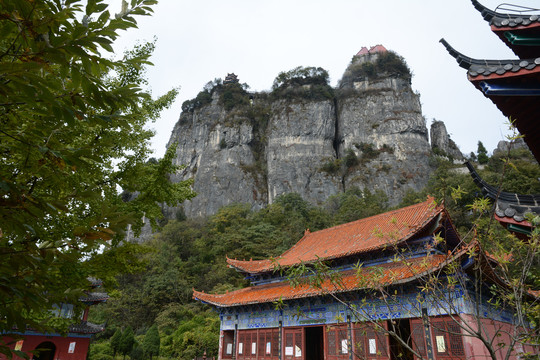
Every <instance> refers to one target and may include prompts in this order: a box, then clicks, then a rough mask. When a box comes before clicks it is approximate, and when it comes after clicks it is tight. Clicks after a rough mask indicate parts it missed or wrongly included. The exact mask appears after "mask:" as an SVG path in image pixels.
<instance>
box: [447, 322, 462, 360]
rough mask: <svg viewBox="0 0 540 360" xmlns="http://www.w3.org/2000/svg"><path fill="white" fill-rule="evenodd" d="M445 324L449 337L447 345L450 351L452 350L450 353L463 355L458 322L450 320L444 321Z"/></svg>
mask: <svg viewBox="0 0 540 360" xmlns="http://www.w3.org/2000/svg"><path fill="white" fill-rule="evenodd" d="M446 326H447V327H448V331H449V334H448V338H449V341H448V342H449V345H450V351H451V352H452V355H455V356H464V355H465V350H464V349H463V336H462V335H461V328H460V327H459V325H458V324H456V323H455V322H453V320H450V321H448V322H447V323H446Z"/></svg>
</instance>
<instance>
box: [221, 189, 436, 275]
mask: <svg viewBox="0 0 540 360" xmlns="http://www.w3.org/2000/svg"><path fill="white" fill-rule="evenodd" d="M442 211H443V208H442V207H439V206H436V204H435V202H434V199H433V198H428V199H427V200H426V201H424V202H423V203H420V204H415V205H411V206H408V207H405V208H402V209H398V210H394V211H389V212H386V213H384V214H379V215H375V216H371V217H368V218H365V219H360V220H357V221H353V222H350V223H346V224H342V225H338V226H334V227H331V228H328V229H324V230H319V231H315V232H309V231H306V233H305V234H304V237H302V239H300V240H299V241H298V242H297V243H296V244H295V245H294V246H293V247H292V248H290V249H289V250H287V251H285V252H284V253H283V254H282V255H281V256H279V257H277V258H276V259H275V265H278V264H279V266H281V267H289V266H293V265H296V264H299V263H301V262H304V263H311V262H314V261H317V260H331V259H337V258H342V257H345V256H351V255H356V254H360V253H366V252H368V251H372V250H377V249H382V248H385V247H387V246H391V245H395V244H397V243H401V242H404V241H406V240H408V239H410V238H411V237H412V236H414V235H415V234H417V233H419V232H420V231H422V230H423V229H424V228H425V227H426V226H427V225H429V224H430V223H432V221H434V220H436V219H437V218H438V217H439V215H440V214H441V213H442ZM227 263H228V264H229V265H230V266H232V267H234V268H237V269H239V270H241V271H244V272H247V273H251V274H255V273H263V272H268V271H273V270H274V263H273V262H272V261H271V260H256V261H242V260H233V259H227Z"/></svg>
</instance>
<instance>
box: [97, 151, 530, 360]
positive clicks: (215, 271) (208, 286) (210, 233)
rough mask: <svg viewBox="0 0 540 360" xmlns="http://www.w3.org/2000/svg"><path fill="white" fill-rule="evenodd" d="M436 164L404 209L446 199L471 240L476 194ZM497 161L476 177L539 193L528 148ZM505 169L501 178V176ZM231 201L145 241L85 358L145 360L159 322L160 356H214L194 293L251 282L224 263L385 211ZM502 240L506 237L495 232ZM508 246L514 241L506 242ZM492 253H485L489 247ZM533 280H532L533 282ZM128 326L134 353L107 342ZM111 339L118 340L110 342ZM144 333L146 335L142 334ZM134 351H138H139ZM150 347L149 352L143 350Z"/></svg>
mask: <svg viewBox="0 0 540 360" xmlns="http://www.w3.org/2000/svg"><path fill="white" fill-rule="evenodd" d="M431 161H432V162H433V165H434V166H436V167H437V170H436V172H435V173H434V175H433V176H432V177H431V179H430V182H429V185H428V187H427V188H426V189H425V190H423V191H422V192H420V193H413V192H410V193H408V194H407V196H406V197H405V199H404V201H403V203H402V204H401V205H400V206H405V205H409V204H412V203H416V202H420V201H423V200H425V198H426V196H427V194H431V195H433V196H435V197H436V199H437V200H438V201H444V202H445V204H446V206H447V208H448V209H449V210H450V212H451V215H452V218H453V220H454V223H455V225H456V226H457V227H458V229H459V230H460V232H461V233H462V235H463V236H464V238H465V239H467V238H469V239H470V236H471V235H470V233H469V230H470V229H471V226H472V217H473V216H476V215H477V214H475V213H474V212H472V211H471V209H470V207H468V205H469V204H471V203H472V202H473V199H474V198H475V197H477V196H480V195H481V194H479V189H478V188H477V187H476V186H475V185H474V183H473V181H472V179H471V177H470V175H469V174H468V173H466V172H463V171H459V170H462V169H463V167H462V166H456V165H453V164H452V163H450V162H449V161H448V160H446V159H445V158H444V157H438V156H435V157H433V158H432V159H431ZM504 163H505V162H504V160H503V157H502V156H500V155H499V156H496V157H492V158H491V159H490V160H489V162H488V164H487V165H486V167H485V169H484V170H482V171H480V173H481V175H482V176H483V177H484V179H485V180H486V181H488V182H490V183H492V184H498V183H499V181H500V178H501V174H502V173H503V172H504V181H503V188H504V189H505V190H506V191H512V192H520V193H540V183H539V181H538V180H537V179H538V178H539V177H540V168H539V167H538V164H537V163H536V162H535V161H534V160H533V159H532V157H531V156H530V154H529V153H528V151H526V150H515V151H512V153H511V165H507V166H504ZM503 166H504V171H503ZM249 209H250V206H249V205H244V204H236V205H231V206H227V207H224V208H221V209H220V210H219V211H218V212H217V213H216V214H215V215H214V216H212V217H210V218H207V219H197V220H186V219H182V218H179V219H176V220H171V221H169V222H168V223H167V224H166V225H165V226H164V227H163V228H162V230H161V231H160V232H159V233H158V234H157V235H156V236H155V237H154V238H153V239H152V240H151V241H150V242H148V243H146V244H145V245H142V246H141V247H142V249H143V250H144V251H141V255H140V256H141V257H142V259H143V260H144V261H145V264H146V269H145V271H143V272H140V273H136V274H126V275H123V276H122V277H120V278H119V279H118V285H119V286H118V289H116V290H113V289H108V290H109V291H110V294H111V295H112V298H111V299H110V300H109V301H108V302H107V303H106V304H105V305H103V306H99V307H95V309H92V310H93V315H92V316H93V317H94V319H93V321H95V322H105V321H107V322H108V326H107V330H106V332H105V333H103V334H101V335H99V336H98V337H97V338H96V340H95V342H94V344H93V345H92V348H91V357H90V358H91V359H93V360H97V359H111V358H112V355H113V353H114V352H115V349H117V350H116V352H117V353H118V354H122V352H125V353H126V354H128V355H130V356H131V358H133V359H138V358H143V357H142V356H143V350H144V346H145V345H144V344H145V340H144V339H145V335H144V334H145V333H147V331H148V329H150V328H151V327H152V326H153V325H156V326H157V328H158V329H159V334H160V356H161V357H162V358H175V359H178V358H181V359H185V360H190V359H193V358H194V357H196V356H202V354H203V352H204V351H206V352H207V354H208V356H215V355H216V354H217V346H218V336H219V319H218V314H217V313H216V312H214V311H212V310H211V308H210V307H209V306H205V305H202V304H199V303H197V302H195V301H194V300H192V298H191V294H192V289H193V288H195V289H197V290H203V291H206V292H225V291H228V290H232V289H237V288H241V287H243V286H246V285H247V284H248V283H247V281H246V280H244V279H243V278H242V277H241V276H240V275H239V274H238V273H237V272H235V271H234V270H232V269H229V268H227V266H226V263H225V259H226V257H227V256H228V257H229V258H238V259H250V258H253V259H263V258H268V257H272V256H276V255H279V254H280V253H282V252H283V251H284V250H286V249H288V248H289V247H290V246H291V245H293V244H294V243H295V242H296V241H298V240H299V239H300V238H301V237H302V235H303V233H304V231H305V230H306V229H310V230H311V231H315V230H319V229H323V228H327V227H330V226H333V225H336V224H340V223H345V222H349V221H353V220H356V219H359V218H364V217H367V216H370V215H374V214H377V213H381V212H383V211H386V210H388V209H389V208H388V206H387V201H386V198H385V196H384V195H383V194H381V193H375V194H373V193H370V192H368V191H366V192H362V191H360V190H358V189H351V190H349V191H347V192H345V193H342V194H338V195H334V196H331V197H330V198H328V200H327V201H326V202H325V203H324V205H323V206H321V207H315V206H312V205H310V204H309V203H308V202H307V201H305V200H303V199H302V198H301V197H300V196H299V195H297V194H294V193H291V194H286V195H282V196H280V197H279V198H277V199H276V201H275V202H274V203H273V204H271V205H270V206H268V207H266V208H264V209H262V210H259V211H251V210H249ZM496 230H497V231H499V232H500V236H501V238H502V237H507V236H508V233H507V232H506V231H504V230H503V229H502V227H500V226H499V225H497V227H496ZM510 241H511V240H510ZM488 250H489V249H488ZM537 275H538V274H531V275H530V276H531V277H532V279H533V281H536V282H538V277H537ZM129 329H133V332H134V337H135V339H136V343H138V344H140V345H136V344H135V345H134V346H133V349H126V348H124V349H123V350H122V347H121V346H120V347H119V346H118V344H116V343H117V342H118V341H116V340H113V339H114V338H115V337H120V335H121V332H123V333H124V334H126V333H127V335H128V336H129V334H130V330H129ZM115 333H117V334H116V335H115V336H113V335H114V334H115ZM147 336H148V335H147ZM137 346H138V347H137ZM146 346H148V345H146Z"/></svg>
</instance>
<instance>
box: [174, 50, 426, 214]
mask: <svg viewBox="0 0 540 360" xmlns="http://www.w3.org/2000/svg"><path fill="white" fill-rule="evenodd" d="M368 60H369V59H368ZM335 90H336V96H335V98H334V99H324V100H320V99H318V100H310V99H293V100H291V99H289V100H287V99H272V98H271V97H269V96H262V95H261V94H253V95H254V99H255V100H254V101H253V104H252V105H251V106H256V107H258V108H260V109H267V112H268V114H267V115H268V116H267V118H266V119H267V120H266V122H265V123H264V124H263V125H264V126H263V125H261V124H259V125H257V127H255V126H254V123H253V121H252V120H251V119H250V118H249V117H248V116H247V115H246V114H247V113H248V112H247V111H246V109H242V108H240V109H233V110H231V111H226V110H225V109H224V108H223V106H221V105H220V103H219V100H218V99H219V95H218V94H217V92H216V93H214V97H213V100H212V103H211V104H208V105H205V106H203V107H201V108H199V109H195V110H194V111H192V112H184V113H182V114H181V115H180V119H179V120H178V123H177V124H176V125H175V127H174V130H173V132H172V134H171V138H170V140H169V142H168V145H167V146H168V147H170V146H175V147H176V158H175V162H176V164H179V165H185V168H183V169H182V170H181V171H179V172H178V173H176V174H173V175H172V176H171V178H172V180H173V181H181V180H185V179H189V178H192V179H193V181H194V182H193V188H194V190H195V191H196V192H197V194H198V195H197V196H196V197H195V198H193V199H192V200H191V201H186V202H185V203H184V204H183V208H184V211H185V214H186V216H187V217H188V218H193V217H198V216H208V215H212V214H214V213H216V212H217V210H218V209H219V208H221V207H222V206H224V205H228V204H232V203H248V204H250V205H251V207H252V209H254V210H256V209H260V208H262V207H264V206H266V205H268V204H271V203H272V202H273V201H274V200H275V199H276V197H278V196H279V195H281V194H285V193H290V192H296V193H299V194H300V195H301V196H302V197H303V198H304V199H306V200H308V201H309V202H311V203H313V204H318V205H320V204H322V203H323V202H324V201H325V200H326V199H327V198H328V197H329V196H331V195H333V194H336V193H339V192H343V191H345V190H347V189H348V188H350V187H354V186H355V187H359V188H361V189H369V190H370V191H372V192H373V191H375V190H381V191H382V192H383V193H384V194H385V195H386V196H387V197H388V198H389V204H390V205H396V204H398V203H399V202H400V201H401V199H402V198H403V196H404V195H405V193H406V192H407V191H408V190H415V191H418V190H421V189H422V188H423V187H424V186H425V185H426V184H427V181H428V178H429V175H430V173H431V171H432V169H431V167H430V165H429V157H430V155H431V154H432V153H431V148H430V145H429V141H428V133H427V128H426V124H425V120H424V118H423V116H422V112H421V106H420V101H419V97H418V95H417V94H415V93H414V92H413V91H412V90H411V87H410V84H409V81H408V79H401V78H397V77H391V76H389V77H385V78H379V79H377V80H374V81H369V80H367V79H366V80H364V81H357V82H354V83H353V84H352V85H351V86H347V87H346V88H344V87H342V88H341V89H335ZM263 95H264V94H263ZM248 106H249V105H248ZM353 154H354V155H353ZM350 158H354V159H353V160H354V161H351V163H350V164H349V166H345V165H344V164H345V163H346V160H347V159H350ZM328 164H341V168H339V169H337V170H336V171H328V170H327V168H325V165H328ZM325 169H326V170H325ZM174 212H175V209H168V213H169V214H171V215H169V216H171V217H172V216H174V215H172V214H174Z"/></svg>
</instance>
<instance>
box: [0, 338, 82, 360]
mask: <svg viewBox="0 0 540 360" xmlns="http://www.w3.org/2000/svg"><path fill="white" fill-rule="evenodd" d="M3 340H4V341H5V342H6V343H8V342H10V341H11V338H10V337H7V336H6V337H4V338H3ZM44 342H50V343H53V344H54V346H55V347H56V351H55V354H54V357H53V359H55V360H57V359H61V360H86V355H87V353H88V346H89V345H90V337H82V336H81V337H76V336H67V337H62V336H59V335H47V336H45V335H24V339H23V342H22V348H21V349H20V350H21V351H24V352H27V353H28V352H29V351H32V350H34V349H36V348H37V347H38V346H40V344H42V343H44ZM9 347H10V348H11V349H14V348H15V347H16V344H15V343H13V344H11V345H10V346H9ZM70 349H71V350H72V352H70ZM5 359H6V357H5V356H4V355H2V354H0V360H5ZM13 359H15V360H22V358H21V357H18V356H14V357H13Z"/></svg>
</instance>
